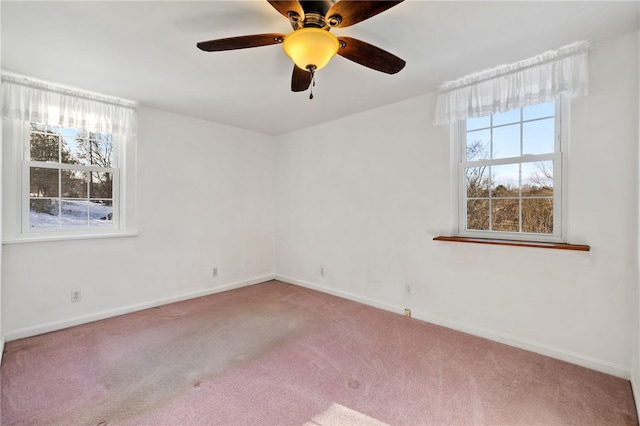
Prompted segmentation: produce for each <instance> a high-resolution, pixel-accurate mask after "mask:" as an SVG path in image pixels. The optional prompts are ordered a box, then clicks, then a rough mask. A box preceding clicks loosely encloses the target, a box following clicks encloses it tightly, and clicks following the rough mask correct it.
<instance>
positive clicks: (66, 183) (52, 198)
mask: <svg viewBox="0 0 640 426" xmlns="http://www.w3.org/2000/svg"><path fill="white" fill-rule="evenodd" d="M28 134H29V140H28V142H27V143H28V149H23V153H24V155H25V157H26V158H25V159H24V160H25V161H24V162H23V167H24V168H25V170H24V172H23V173H25V174H26V175H27V176H28V182H25V183H24V185H28V190H25V191H23V196H24V197H25V199H24V200H23V202H22V206H23V212H22V213H23V217H25V218H26V217H27V215H28V219H25V220H24V221H23V232H26V231H28V230H27V229H25V228H27V227H28V228H29V229H41V228H83V227H114V224H115V226H116V227H117V224H118V216H119V215H118V208H117V207H118V206H117V201H118V192H119V191H118V182H119V169H118V167H117V155H116V153H117V149H115V150H114V145H115V144H114V138H113V136H112V135H111V134H103V133H94V132H89V131H86V130H81V129H72V128H61V127H57V126H49V125H45V124H37V123H31V124H30V125H29V132H28ZM27 197H28V200H27V199H26V198H27ZM114 202H115V203H116V205H115V206H114Z"/></svg>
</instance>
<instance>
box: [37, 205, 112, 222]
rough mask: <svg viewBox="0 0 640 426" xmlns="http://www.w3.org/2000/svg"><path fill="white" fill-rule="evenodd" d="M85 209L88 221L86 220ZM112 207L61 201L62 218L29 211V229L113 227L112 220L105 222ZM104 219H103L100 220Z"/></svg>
mask: <svg viewBox="0 0 640 426" xmlns="http://www.w3.org/2000/svg"><path fill="white" fill-rule="evenodd" d="M87 207H88V208H89V220H87ZM111 212H113V206H106V205H104V204H101V203H94V202H86V201H67V200H65V201H63V204H62V217H60V218H59V217H58V216H57V215H51V214H48V213H43V212H38V211H34V210H31V211H29V226H30V227H31V228H59V227H61V228H67V227H74V226H81V227H86V226H101V227H109V226H113V221H112V220H107V219H108V215H109V213H111ZM102 218H105V219H102Z"/></svg>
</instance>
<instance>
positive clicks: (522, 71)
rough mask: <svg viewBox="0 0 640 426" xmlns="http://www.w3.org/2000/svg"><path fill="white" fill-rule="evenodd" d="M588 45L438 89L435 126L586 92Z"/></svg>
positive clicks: (547, 54)
mask: <svg viewBox="0 0 640 426" xmlns="http://www.w3.org/2000/svg"><path fill="white" fill-rule="evenodd" d="M590 47H591V46H590V44H589V43H588V42H576V43H573V44H570V45H567V46H564V47H561V48H560V49H558V50H554V51H549V52H545V53H543V54H541V55H538V56H535V57H533V58H529V59H525V60H523V61H519V62H516V63H514V64H510V65H503V66H499V67H496V68H492V69H489V70H485V71H482V72H479V73H474V74H471V75H468V76H466V77H463V78H460V79H458V80H455V81H450V82H447V83H445V84H443V85H442V86H440V87H439V88H438V97H437V100H436V112H435V119H434V122H435V124H437V125H441V124H447V123H451V122H454V121H459V120H466V119H467V118H470V117H483V116H486V115H491V114H494V113H497V112H505V111H507V110H510V109H514V108H522V107H525V106H527V105H536V104H539V103H543V102H549V101H551V100H554V99H557V98H558V97H559V96H560V95H568V96H582V95H586V94H587V92H588V69H587V56H588V52H589V49H590Z"/></svg>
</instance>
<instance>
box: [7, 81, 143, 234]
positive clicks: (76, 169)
mask: <svg viewBox="0 0 640 426" xmlns="http://www.w3.org/2000/svg"><path fill="white" fill-rule="evenodd" d="M2 89H3V90H2V96H3V111H2V113H3V116H2V118H3V126H2V137H3V144H2V145H3V146H2V163H3V168H2V172H3V173H2V183H3V203H2V206H3V211H2V212H3V214H2V218H3V221H2V222H3V223H2V225H3V233H2V235H3V242H5V243H13V242H23V241H42V240H52V239H53V240H55V239H70V238H71V239H75V238H93V237H111V236H123V235H135V234H136V228H135V225H136V214H135V213H136V212H135V195H136V191H135V165H136V136H135V127H136V126H135V122H136V120H135V110H134V109H133V106H134V104H133V103H131V102H128V101H123V100H119V99H115V98H110V97H104V96H102V95H95V94H91V93H87V92H83V91H78V90H76V89H69V88H62V87H59V86H57V85H51V84H49V83H44V82H39V81H35V80H31V79H28V78H26V77H15V76H12V75H5V74H3V75H2Z"/></svg>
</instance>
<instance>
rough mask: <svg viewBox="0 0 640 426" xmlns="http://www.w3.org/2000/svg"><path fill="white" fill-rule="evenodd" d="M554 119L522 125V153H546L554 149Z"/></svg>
mask: <svg viewBox="0 0 640 426" xmlns="http://www.w3.org/2000/svg"><path fill="white" fill-rule="evenodd" d="M554 126H555V121H554V119H553V118H547V119H544V120H537V121H532V122H530V123H524V124H523V125H522V142H523V143H522V150H523V152H522V153H523V154H548V153H551V152H553V151H554V149H555V144H554V139H555V131H554Z"/></svg>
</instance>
